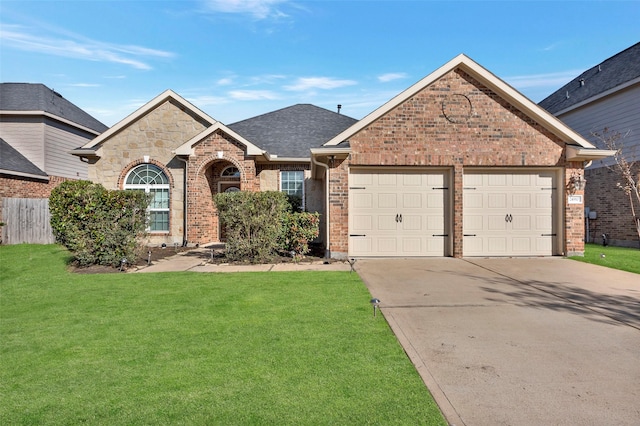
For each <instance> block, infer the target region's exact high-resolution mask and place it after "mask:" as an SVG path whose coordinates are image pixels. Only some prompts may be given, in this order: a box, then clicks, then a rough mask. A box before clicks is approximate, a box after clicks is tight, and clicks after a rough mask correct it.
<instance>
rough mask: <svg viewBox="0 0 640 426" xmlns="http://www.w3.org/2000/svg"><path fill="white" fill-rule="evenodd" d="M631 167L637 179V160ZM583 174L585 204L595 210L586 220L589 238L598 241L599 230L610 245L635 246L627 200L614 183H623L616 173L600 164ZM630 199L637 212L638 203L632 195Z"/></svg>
mask: <svg viewBox="0 0 640 426" xmlns="http://www.w3.org/2000/svg"><path fill="white" fill-rule="evenodd" d="M633 171H634V175H635V176H636V177H637V179H636V182H638V180H640V163H636V164H635V165H634V168H633ZM585 178H586V180H587V183H586V188H585V206H586V207H589V209H590V211H592V212H595V213H596V219H595V220H589V229H588V233H589V235H590V239H589V242H595V243H598V244H602V234H607V238H608V240H609V241H608V242H609V244H611V245H616V246H622V247H635V248H638V247H639V246H640V244H639V243H638V233H637V232H636V228H635V224H634V220H633V216H632V214H631V200H630V199H629V196H628V195H627V194H625V192H624V191H623V190H622V189H621V188H619V187H618V183H620V184H623V183H624V181H623V180H622V179H621V177H620V175H619V174H618V173H617V172H616V171H614V170H612V169H609V168H607V167H600V168H597V169H587V170H586V171H585ZM632 199H633V198H632ZM633 201H634V203H635V204H634V207H635V212H636V215H637V216H640V205H639V204H638V203H637V202H636V200H635V199H633Z"/></svg>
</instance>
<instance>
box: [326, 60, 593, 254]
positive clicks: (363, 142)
mask: <svg viewBox="0 0 640 426" xmlns="http://www.w3.org/2000/svg"><path fill="white" fill-rule="evenodd" d="M349 142H350V145H351V155H350V159H348V160H345V161H342V162H340V163H336V164H335V165H334V167H333V168H331V170H330V178H329V179H330V197H331V201H330V209H331V210H330V220H331V226H330V229H331V231H330V232H331V238H330V248H329V249H330V252H331V255H332V256H333V257H344V256H346V255H347V253H348V187H347V185H348V168H349V167H350V166H420V167H432V166H436V167H439V168H443V167H444V168H449V169H451V170H453V188H452V189H453V215H454V220H453V223H454V229H453V256H455V257H462V253H463V247H462V240H463V231H462V224H463V217H462V214H463V212H462V190H463V188H462V176H463V171H464V168H465V167H476V168H479V167H511V168H518V169H520V168H523V167H529V168H541V167H544V168H548V167H553V168H557V169H559V170H564V175H563V176H564V180H565V184H566V183H567V182H568V180H569V178H570V176H571V174H572V172H574V171H575V172H578V173H582V164H581V163H577V164H572V163H566V161H565V152H564V141H561V140H559V139H558V138H557V137H556V136H555V135H553V134H551V133H550V132H549V131H547V130H546V129H544V128H543V127H542V126H540V125H539V124H537V123H536V122H534V121H533V120H532V119H530V118H529V117H527V116H525V115H524V114H522V113H521V112H520V111H518V110H517V109H516V108H515V107H513V106H512V105H511V104H509V103H507V102H506V101H505V100H503V99H501V98H500V97H499V96H498V95H497V94H495V93H494V92H492V91H491V90H490V89H488V88H487V87H485V86H483V85H482V84H481V83H480V82H478V81H477V80H475V79H474V78H473V77H472V76H470V75H468V74H466V73H465V72H463V71H461V70H454V71H452V72H450V73H448V74H446V75H445V76H443V77H442V78H441V79H439V80H438V81H436V82H434V83H433V84H432V85H430V86H429V87H427V88H425V89H423V90H422V91H420V92H419V93H416V94H415V95H414V96H412V97H411V98H409V99H408V100H406V101H405V102H403V103H402V104H400V105H398V106H397V107H395V108H394V109H393V110H391V111H389V112H388V113H387V114H385V115H384V116H382V117H380V118H379V119H378V120H376V121H375V122H373V123H371V124H370V125H369V126H368V127H366V128H364V129H363V130H361V131H360V132H358V133H357V134H356V135H354V136H353V137H352V138H351V139H350V140H349ZM560 184H561V182H558V186H559V188H558V190H560V191H562V192H563V199H564V200H565V201H564V203H565V205H564V206H559V207H558V211H559V214H563V213H564V214H565V220H564V223H563V226H564V229H563V230H559V233H561V234H562V235H560V237H561V238H562V239H563V248H562V251H563V254H576V253H577V254H579V253H583V251H584V241H583V235H582V229H583V214H582V209H583V208H584V205H582V204H580V205H575V204H567V201H566V200H567V197H566V191H565V190H564V188H562V187H560ZM577 194H578V195H580V194H581V192H577Z"/></svg>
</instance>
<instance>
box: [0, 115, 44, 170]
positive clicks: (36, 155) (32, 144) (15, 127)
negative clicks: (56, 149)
mask: <svg viewBox="0 0 640 426" xmlns="http://www.w3.org/2000/svg"><path fill="white" fill-rule="evenodd" d="M0 137H2V139H4V140H5V141H6V142H7V143H8V144H9V145H11V146H12V147H14V148H15V149H16V150H17V151H18V152H20V153H21V154H22V155H24V156H25V157H26V158H27V159H28V160H29V161H31V162H32V163H33V164H35V165H36V166H37V167H38V168H40V170H42V171H44V172H46V170H45V158H44V157H45V156H44V123H43V120H42V118H41V117H10V118H9V117H7V118H5V117H3V118H2V119H0Z"/></svg>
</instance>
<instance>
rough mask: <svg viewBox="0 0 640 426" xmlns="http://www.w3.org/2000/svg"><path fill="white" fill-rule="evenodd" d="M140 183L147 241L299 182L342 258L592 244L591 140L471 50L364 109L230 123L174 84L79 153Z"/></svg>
mask: <svg viewBox="0 0 640 426" xmlns="http://www.w3.org/2000/svg"><path fill="white" fill-rule="evenodd" d="M74 154H75V155H78V156H80V157H81V158H84V159H86V161H89V178H90V179H91V180H93V181H95V182H100V183H102V184H104V185H105V186H106V187H107V188H110V189H144V190H145V191H148V192H149V193H152V194H153V195H154V197H153V200H154V201H153V202H152V204H151V207H150V214H151V218H152V223H151V237H150V240H149V242H150V243H152V244H158V243H163V242H164V243H167V244H175V243H180V242H182V243H183V244H188V245H196V244H199V245H203V244H207V243H211V242H217V241H219V240H220V230H219V229H218V216H217V212H216V207H215V205H214V203H213V200H212V198H213V195H215V194H216V193H218V192H221V191H227V190H247V191H261V190H273V189H280V190H286V191H288V192H295V191H300V188H303V196H304V199H305V205H306V207H307V210H313V211H319V212H320V213H321V214H322V216H323V220H324V221H325V222H324V225H323V228H324V229H323V235H322V240H323V242H324V243H325V246H326V248H327V254H328V255H330V256H331V257H334V258H345V257H347V256H349V257H366V256H371V257H373V256H402V257H407V256H455V257H461V256H531V255H549V256H550V255H572V254H581V253H583V251H584V241H583V234H582V229H583V207H584V205H583V204H582V190H581V187H580V183H581V182H582V174H583V162H584V161H588V160H592V159H599V158H603V157H605V156H607V155H610V154H611V151H608V150H599V149H596V148H595V147H594V146H593V145H592V144H590V143H589V142H588V141H586V140H585V139H584V138H583V137H582V136H580V135H579V134H577V133H576V132H574V131H573V130H571V129H570V128H568V127H567V126H566V125H565V124H563V123H562V122H560V121H559V120H557V119H556V118H555V117H553V116H552V115H551V114H549V113H548V112H546V111H545V110H543V109H542V108H540V107H539V106H537V105H536V104H535V103H533V102H531V101H530V100H529V99H527V98H526V97H524V96H523V95H521V94H520V93H518V92H517V91H516V90H514V89H513V88H512V87H510V86H509V85H507V84H506V83H504V82H503V81H501V80H500V79H499V78H497V77H496V76H494V75H493V74H491V73H490V72H489V71H487V70H486V69H484V68H482V67H481V66H480V65H478V64H477V63H475V62H474V61H472V60H471V59H469V58H468V57H466V56H464V55H460V56H457V57H456V58H454V59H453V60H451V61H450V62H448V63H447V64H445V65H444V66H442V67H441V68H439V69H438V70H436V71H434V72H433V73H432V74H430V75H429V76H427V77H425V78H424V79H423V80H421V81H419V82H418V83H416V84H415V85H413V86H411V87H410V88H408V89H407V90H405V91H404V92H402V93H400V94H399V95H397V96H396V97H395V98H393V99H392V100H390V101H389V102H387V103H386V104H384V105H383V106H381V107H380V108H378V109H377V110H375V111H373V112H372V113H371V114H369V115H367V116H366V117H365V118H364V119H362V120H360V121H355V120H353V119H349V118H348V117H344V116H341V115H339V114H337V113H333V112H330V111H327V110H323V109H321V108H317V107H314V106H312V105H295V106H293V107H290V108H285V109H282V110H279V111H275V112H273V113H269V114H265V115H262V116H259V117H255V118H252V119H249V120H245V121H241V122H238V123H235V124H232V125H229V126H226V125H224V124H222V123H220V122H218V121H216V120H215V119H213V118H211V117H209V116H208V115H207V114H205V113H203V112H202V111H200V110H199V109H198V108H196V107H194V106H193V105H192V104H190V103H189V102H187V101H186V100H185V99H183V98H181V97H180V96H179V95H178V94H176V93H174V92H172V91H170V90H168V91H166V92H164V93H162V94H160V95H159V96H157V97H156V98H154V99H153V100H151V101H150V102H149V103H147V104H146V105H144V106H143V107H142V108H140V109H139V110H137V111H135V112H134V113H133V114H131V115H130V116H129V117H127V118H125V119H124V120H123V121H121V122H120V123H118V124H116V125H115V126H114V127H112V128H111V129H109V130H108V131H106V132H105V133H103V134H101V135H100V136H98V137H97V138H96V139H94V140H93V141H91V142H89V143H87V144H86V145H85V146H83V147H82V148H79V149H77V150H75V151H74Z"/></svg>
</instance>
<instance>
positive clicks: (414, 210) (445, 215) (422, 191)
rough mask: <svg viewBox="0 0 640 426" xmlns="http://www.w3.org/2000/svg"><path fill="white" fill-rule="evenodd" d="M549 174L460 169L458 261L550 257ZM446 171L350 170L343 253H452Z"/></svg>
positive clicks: (552, 178)
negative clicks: (346, 244) (346, 237)
mask: <svg viewBox="0 0 640 426" xmlns="http://www.w3.org/2000/svg"><path fill="white" fill-rule="evenodd" d="M556 180H557V178H556V174H555V172H554V171H550V170H549V171H508V172H507V171H498V172H488V171H466V172H465V174H464V178H463V203H462V209H463V218H464V219H463V255H464V256H533V255H552V254H554V244H555V243H556V238H557V232H556V228H557V225H556V220H555V219H554V218H555V216H554V214H556V212H557V208H556V207H555V206H556V204H557V203H556V202H555V197H556V194H557V191H556ZM449 186H450V182H449V174H448V172H446V171H428V172H427V171H424V170H411V169H397V170H384V171H378V170H372V169H352V170H351V173H350V176H349V255H350V256H355V257H367V256H370V257H375V256H380V257H409V256H447V255H450V254H451V253H450V249H449V247H450V237H451V236H452V230H451V229H452V227H453V228H455V226H454V223H453V219H452V216H451V207H453V208H454V209H455V208H456V206H454V203H453V200H452V199H451V196H452V195H451V192H452V191H451V190H450V188H449Z"/></svg>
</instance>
